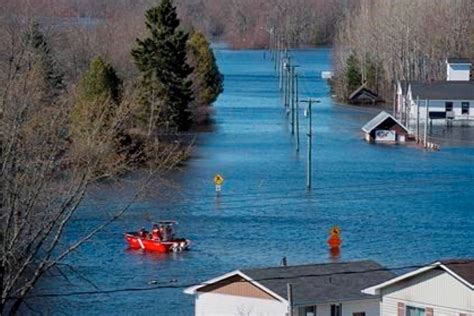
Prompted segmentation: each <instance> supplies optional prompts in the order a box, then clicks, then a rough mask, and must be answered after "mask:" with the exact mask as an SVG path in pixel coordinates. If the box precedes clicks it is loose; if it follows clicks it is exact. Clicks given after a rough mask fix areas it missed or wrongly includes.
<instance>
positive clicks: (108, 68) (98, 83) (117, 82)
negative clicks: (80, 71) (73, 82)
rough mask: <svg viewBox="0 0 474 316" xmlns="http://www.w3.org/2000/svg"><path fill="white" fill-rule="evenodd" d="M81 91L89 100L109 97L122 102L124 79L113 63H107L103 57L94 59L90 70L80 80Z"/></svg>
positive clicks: (115, 101)
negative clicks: (120, 76) (118, 74)
mask: <svg viewBox="0 0 474 316" xmlns="http://www.w3.org/2000/svg"><path fill="white" fill-rule="evenodd" d="M80 88H81V90H82V91H81V93H82V95H83V97H84V98H85V99H86V100H88V101H95V100H98V99H103V100H105V99H108V98H110V99H111V101H113V102H114V103H116V104H117V103H119V102H120V94H121V88H122V80H121V79H120V78H119V77H118V76H117V72H116V71H115V69H114V68H113V67H112V65H110V64H108V63H106V62H105V61H104V60H103V59H102V58H101V57H96V58H94V59H93V60H92V62H91V64H90V67H89V70H88V71H87V72H86V73H85V74H84V76H83V77H82V79H81V82H80Z"/></svg>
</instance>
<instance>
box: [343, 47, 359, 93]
mask: <svg viewBox="0 0 474 316" xmlns="http://www.w3.org/2000/svg"><path fill="white" fill-rule="evenodd" d="M346 65H347V70H346V79H347V91H348V93H349V94H351V93H352V92H354V91H355V90H356V89H357V88H359V87H360V85H361V84H362V74H361V73H360V70H359V63H358V62H357V58H356V56H355V54H351V55H350V56H349V58H348V59H347V61H346Z"/></svg>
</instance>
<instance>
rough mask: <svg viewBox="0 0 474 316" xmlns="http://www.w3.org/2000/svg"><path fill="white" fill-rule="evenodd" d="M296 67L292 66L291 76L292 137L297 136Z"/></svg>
mask: <svg viewBox="0 0 474 316" xmlns="http://www.w3.org/2000/svg"><path fill="white" fill-rule="evenodd" d="M295 67H296V66H294V65H290V74H291V135H294V134H295Z"/></svg>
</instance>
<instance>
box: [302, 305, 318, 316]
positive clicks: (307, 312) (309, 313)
mask: <svg viewBox="0 0 474 316" xmlns="http://www.w3.org/2000/svg"><path fill="white" fill-rule="evenodd" d="M300 316H316V306H305V307H301V309H300Z"/></svg>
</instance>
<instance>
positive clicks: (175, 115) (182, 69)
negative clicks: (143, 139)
mask: <svg viewBox="0 0 474 316" xmlns="http://www.w3.org/2000/svg"><path fill="white" fill-rule="evenodd" d="M145 19H146V27H147V29H148V31H149V33H150V34H149V36H148V37H147V38H145V39H143V40H140V39H137V47H136V48H135V49H133V50H132V52H131V54H132V57H133V59H134V61H135V64H136V65H137V67H138V69H139V70H140V72H141V73H142V81H141V84H140V88H141V89H142V100H141V101H142V104H143V106H144V110H145V111H144V112H145V114H146V119H148V120H151V121H153V120H154V118H153V117H154V110H155V109H157V114H158V119H157V120H156V122H157V124H158V125H163V124H165V126H169V125H171V126H173V127H175V128H176V129H177V130H178V131H183V130H186V129H188V128H189V126H190V113H189V110H188V105H189V103H190V102H191V101H192V100H193V95H192V91H191V84H192V83H191V81H190V80H189V79H188V77H189V75H190V74H191V72H192V68H191V67H190V66H189V65H188V63H187V61H186V43H187V40H188V34H187V33H185V32H184V31H182V30H180V29H179V24H180V22H179V19H178V17H177V13H176V8H175V7H174V6H173V3H172V1H171V0H162V1H161V3H160V4H159V5H158V6H157V7H154V8H151V9H149V10H148V11H147V12H146V14H145ZM158 100H159V102H158ZM158 103H159V106H158V105H157V104H158ZM154 125H156V124H154Z"/></svg>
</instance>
